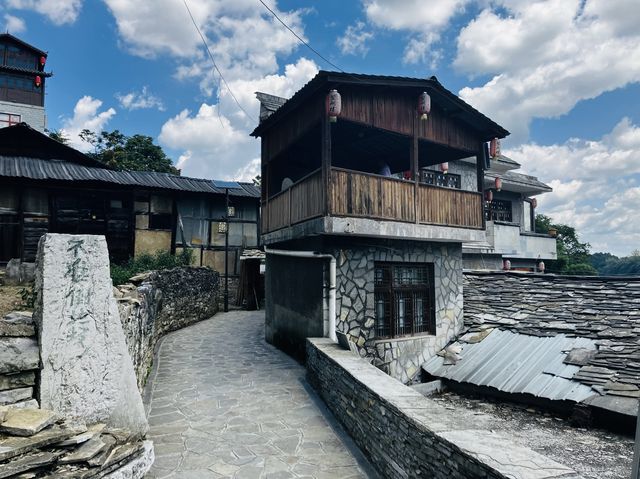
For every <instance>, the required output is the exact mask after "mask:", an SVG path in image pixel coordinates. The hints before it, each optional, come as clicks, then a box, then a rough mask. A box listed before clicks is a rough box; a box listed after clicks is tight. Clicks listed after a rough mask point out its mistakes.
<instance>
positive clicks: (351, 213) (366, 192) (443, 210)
mask: <svg viewBox="0 0 640 479" xmlns="http://www.w3.org/2000/svg"><path fill="white" fill-rule="evenodd" d="M338 95H339V98H338ZM259 98H261V99H262V104H263V106H262V109H261V118H262V121H261V123H260V125H259V126H258V127H257V128H256V130H255V131H254V132H253V135H254V136H259V137H261V139H262V228H261V231H262V241H263V243H264V244H265V245H266V247H267V269H266V274H267V277H266V295H267V313H266V314H267V316H266V337H267V340H268V341H270V342H273V343H275V344H277V345H279V346H281V347H283V348H287V349H291V350H294V351H297V352H300V351H301V350H302V349H303V348H304V338H305V337H309V336H325V335H329V336H331V335H332V334H333V332H334V329H337V330H338V331H340V332H343V333H345V334H347V336H348V338H349V339H350V340H351V341H353V343H354V344H355V345H356V347H357V348H358V350H359V352H360V354H361V355H363V356H368V357H371V358H373V360H374V362H375V364H376V365H377V366H379V367H380V368H382V369H383V370H385V371H386V372H388V373H389V374H391V375H393V376H394V377H397V378H399V379H401V380H404V381H408V380H410V379H412V378H413V377H414V376H415V374H416V373H417V372H418V371H419V367H420V365H421V364H422V363H423V362H424V360H425V359H426V358H427V357H429V356H430V355H432V354H435V352H436V351H437V350H439V348H441V347H442V346H444V344H446V342H447V341H448V339H450V338H452V337H453V336H454V335H455V334H456V333H457V332H458V331H459V329H460V328H461V326H462V244H463V243H468V242H482V241H484V240H485V231H484V228H485V219H484V177H485V165H486V164H487V163H488V162H489V158H488V155H489V154H488V152H487V142H488V141H490V140H492V139H494V138H503V137H505V136H506V135H507V134H508V132H507V131H506V130H505V129H504V128H502V127H501V126H500V125H498V124H496V123H495V122H493V121H492V120H490V119H489V118H487V117H486V116H484V115H483V114H482V113H480V112H479V111H477V110H475V109H474V108H472V107H471V106H469V105H468V104H466V103H465V102H464V101H462V100H461V99H460V98H458V97H457V96H455V95H454V94H452V93H451V92H449V91H448V90H446V89H445V88H444V87H443V86H442V85H441V84H440V83H439V82H438V81H437V79H435V77H432V78H430V79H418V78H400V77H387V76H373V75H352V74H345V73H333V72H324V71H323V72H320V73H318V75H317V76H316V77H315V78H314V79H312V80H311V81H310V82H309V83H307V85H305V86H304V87H303V88H302V89H301V90H300V91H298V92H297V93H296V94H295V95H294V96H293V97H292V98H291V99H289V100H288V101H286V102H285V103H284V104H282V105H281V106H278V103H279V102H278V101H277V99H276V100H274V98H273V97H272V96H265V95H263V94H259ZM265 100H266V101H265ZM429 103H430V108H429ZM419 104H421V105H422V106H421V108H420V109H419V108H418V105H419ZM327 105H328V106H329V108H327ZM338 105H341V108H336V107H338ZM336 119H337V121H332V120H336ZM470 156H474V157H476V158H478V161H476V162H475V180H474V181H471V182H470V184H469V186H468V188H464V189H463V188H451V187H447V186H448V185H447V186H440V185H439V181H440V179H439V178H437V177H436V176H434V175H433V174H432V173H430V171H431V170H434V169H435V170H436V171H440V170H442V169H444V168H443V165H444V164H447V163H448V164H449V165H455V164H456V163H460V161H461V160H463V159H464V158H468V157H470ZM444 179H446V180H447V181H449V179H448V178H444Z"/></svg>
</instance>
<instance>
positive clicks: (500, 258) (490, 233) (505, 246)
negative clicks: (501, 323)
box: [449, 154, 557, 271]
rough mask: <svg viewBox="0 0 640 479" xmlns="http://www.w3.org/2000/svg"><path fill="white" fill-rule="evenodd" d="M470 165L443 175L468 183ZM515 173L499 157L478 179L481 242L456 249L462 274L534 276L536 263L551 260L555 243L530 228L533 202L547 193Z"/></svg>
mask: <svg viewBox="0 0 640 479" xmlns="http://www.w3.org/2000/svg"><path fill="white" fill-rule="evenodd" d="M465 163H466V165H465ZM474 164H475V158H467V159H465V160H463V161H462V162H460V163H459V164H453V165H452V168H451V170H450V171H449V176H451V174H453V175H458V176H460V177H461V178H462V179H461V181H460V183H461V184H463V185H465V184H469V183H470V182H471V181H472V179H473V174H474V172H475V169H474V168H473V165H474ZM518 168H520V164H519V163H517V162H515V161H513V160H512V159H510V158H508V157H506V156H504V155H500V154H497V155H496V156H495V158H492V159H491V165H490V168H488V169H487V170H486V172H485V178H484V187H485V200H486V201H485V218H486V231H485V234H486V237H485V241H484V242H482V243H475V244H465V245H464V246H463V247H462V257H463V264H464V267H465V268H466V269H480V270H501V269H504V268H505V267H506V268H508V269H516V270H521V271H536V270H537V266H538V264H539V263H540V261H543V262H544V261H545V260H554V259H556V258H557V253H556V240H555V238H554V237H552V236H550V235H549V234H548V232H547V231H544V232H542V231H536V229H535V214H536V206H537V199H536V198H535V197H536V196H537V195H540V194H543V193H548V192H550V191H552V189H551V187H550V186H548V185H546V184H544V183H542V182H541V181H539V180H538V178H536V177H534V176H530V175H525V174H522V173H518V172H517V171H515V170H517V169H518ZM465 177H467V178H470V179H467V180H465ZM498 187H500V188H499V189H498Z"/></svg>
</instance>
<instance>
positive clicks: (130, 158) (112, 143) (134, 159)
mask: <svg viewBox="0 0 640 479" xmlns="http://www.w3.org/2000/svg"><path fill="white" fill-rule="evenodd" d="M80 138H81V139H82V140H84V141H86V142H87V143H89V144H91V145H92V146H93V149H94V151H93V152H92V153H89V156H92V157H93V158H95V159H97V160H98V161H101V162H102V163H104V164H105V165H109V166H111V167H113V168H117V169H120V170H130V171H157V172H160V173H172V174H174V175H179V174H180V170H178V169H176V168H175V167H174V166H173V162H172V161H171V159H170V158H169V157H168V156H167V155H166V154H165V153H164V151H163V150H162V148H161V147H160V146H158V145H154V144H153V139H152V138H151V137H150V136H145V135H133V136H126V135H125V134H123V133H121V132H120V131H118V130H113V131H111V132H109V131H102V132H101V133H100V134H97V133H95V132H93V131H91V130H82V131H81V132H80Z"/></svg>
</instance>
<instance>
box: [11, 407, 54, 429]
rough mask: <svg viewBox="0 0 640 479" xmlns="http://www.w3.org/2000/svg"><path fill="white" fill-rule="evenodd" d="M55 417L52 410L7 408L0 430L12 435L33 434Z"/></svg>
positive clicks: (50, 422)
mask: <svg viewBox="0 0 640 479" xmlns="http://www.w3.org/2000/svg"><path fill="white" fill-rule="evenodd" d="M56 419H57V416H56V414H55V413H54V412H53V411H48V410H46V409H9V410H8V411H7V415H6V416H5V418H4V421H3V423H2V424H1V425H0V432H4V433H8V434H12V435H14V436H33V435H34V434H36V433H38V432H40V431H42V430H43V429H44V428H45V427H47V426H50V425H51V424H53V423H54V422H55V421H56Z"/></svg>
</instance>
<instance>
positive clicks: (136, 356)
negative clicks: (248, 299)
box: [114, 267, 220, 388]
mask: <svg viewBox="0 0 640 479" xmlns="http://www.w3.org/2000/svg"><path fill="white" fill-rule="evenodd" d="M132 280H133V281H134V282H135V284H133V283H131V284H124V285H122V286H119V287H117V288H114V293H115V295H116V298H117V300H118V309H119V310H120V319H121V320H122V327H123V329H124V332H125V338H126V341H127V346H128V348H129V353H130V354H131V358H132V360H133V365H134V369H135V372H136V377H137V379H138V387H139V388H142V387H143V386H144V384H145V381H146V379H147V375H148V372H149V369H150V367H151V364H152V362H153V353H154V349H155V346H156V343H157V341H158V339H159V338H160V337H161V336H163V335H164V334H166V333H168V332H170V331H174V330H176V329H180V328H184V327H185V326H189V325H190V324H193V323H196V322H198V321H202V320H203V319H208V318H210V317H211V316H213V315H214V314H215V313H216V312H217V311H218V303H217V299H218V294H219V291H218V290H219V287H220V275H219V274H218V273H217V272H215V271H213V270H212V269H209V268H205V267H193V268H174V269H169V270H164V271H154V272H151V273H147V274H144V275H139V276H137V277H134V278H132Z"/></svg>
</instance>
